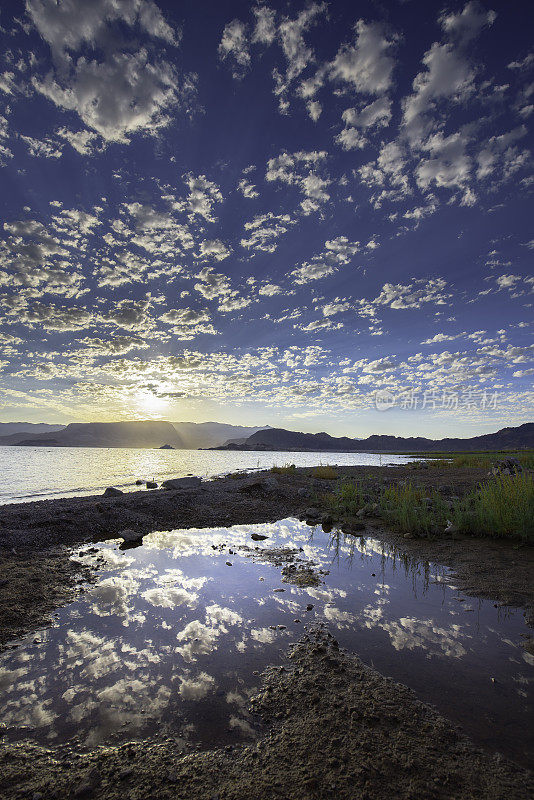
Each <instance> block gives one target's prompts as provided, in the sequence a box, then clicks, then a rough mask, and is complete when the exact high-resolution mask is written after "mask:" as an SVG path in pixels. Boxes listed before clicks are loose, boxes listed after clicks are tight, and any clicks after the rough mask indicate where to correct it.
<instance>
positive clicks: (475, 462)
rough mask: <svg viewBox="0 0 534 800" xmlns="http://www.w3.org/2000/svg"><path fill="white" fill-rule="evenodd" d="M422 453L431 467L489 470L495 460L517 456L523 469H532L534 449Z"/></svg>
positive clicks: (533, 466)
mask: <svg viewBox="0 0 534 800" xmlns="http://www.w3.org/2000/svg"><path fill="white" fill-rule="evenodd" d="M418 455H424V458H425V460H426V461H427V463H428V465H429V466H432V467H439V468H443V467H451V468H460V467H477V468H481V469H486V470H490V469H491V467H492V466H493V464H495V463H496V462H497V461H504V460H505V459H506V458H517V460H518V461H519V463H520V464H521V466H522V467H523V469H534V451H532V450H516V451H511V450H510V451H494V452H473V453H424V454H422V453H420V454H418Z"/></svg>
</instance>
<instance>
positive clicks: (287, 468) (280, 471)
mask: <svg viewBox="0 0 534 800" xmlns="http://www.w3.org/2000/svg"><path fill="white" fill-rule="evenodd" d="M296 471H297V468H296V466H295V465H294V464H284V466H283V467H271V472H274V474H275V475H293V474H294V473H295V472H296Z"/></svg>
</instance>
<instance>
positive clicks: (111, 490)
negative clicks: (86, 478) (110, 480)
mask: <svg viewBox="0 0 534 800" xmlns="http://www.w3.org/2000/svg"><path fill="white" fill-rule="evenodd" d="M120 494H124V492H121V490H120V489H115V487H114V486H108V488H107V489H106V491H105V492H104V497H118V496H119V495H120Z"/></svg>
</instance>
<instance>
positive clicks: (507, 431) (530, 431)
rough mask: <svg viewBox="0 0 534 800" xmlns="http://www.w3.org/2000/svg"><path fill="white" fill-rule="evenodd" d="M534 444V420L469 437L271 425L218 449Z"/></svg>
mask: <svg viewBox="0 0 534 800" xmlns="http://www.w3.org/2000/svg"><path fill="white" fill-rule="evenodd" d="M525 447H534V423H532V422H526V423H525V424H524V425H519V426H518V427H517V428H502V429H501V430H499V431H497V432H496V433H487V434H484V435H483V436H473V437H472V438H469V439H425V438H423V437H420V436H417V437H408V438H403V437H401V436H378V435H373V436H369V437H368V438H367V439H350V438H348V437H347V436H341V437H334V436H330V435H329V434H328V433H299V432H298V431H287V430H285V429H284V428H269V429H267V430H261V431H258V432H257V433H254V434H253V435H252V436H249V437H248V439H246V440H245V441H244V442H241V443H237V444H236V443H229V444H227V445H224V446H223V447H219V448H216V449H218V450H296V451H301V450H307V451H315V452H341V453H346V452H380V451H388V452H408V453H410V452H424V451H431V452H432V451H433V452H440V451H443V452H450V451H457V452H460V451H464V450H510V449H516V448H525Z"/></svg>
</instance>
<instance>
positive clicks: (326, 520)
mask: <svg viewBox="0 0 534 800" xmlns="http://www.w3.org/2000/svg"><path fill="white" fill-rule="evenodd" d="M333 524H334V517H333V516H332V514H323V516H322V517H321V525H326V526H327V527H328V528H331V527H332V525H333Z"/></svg>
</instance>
